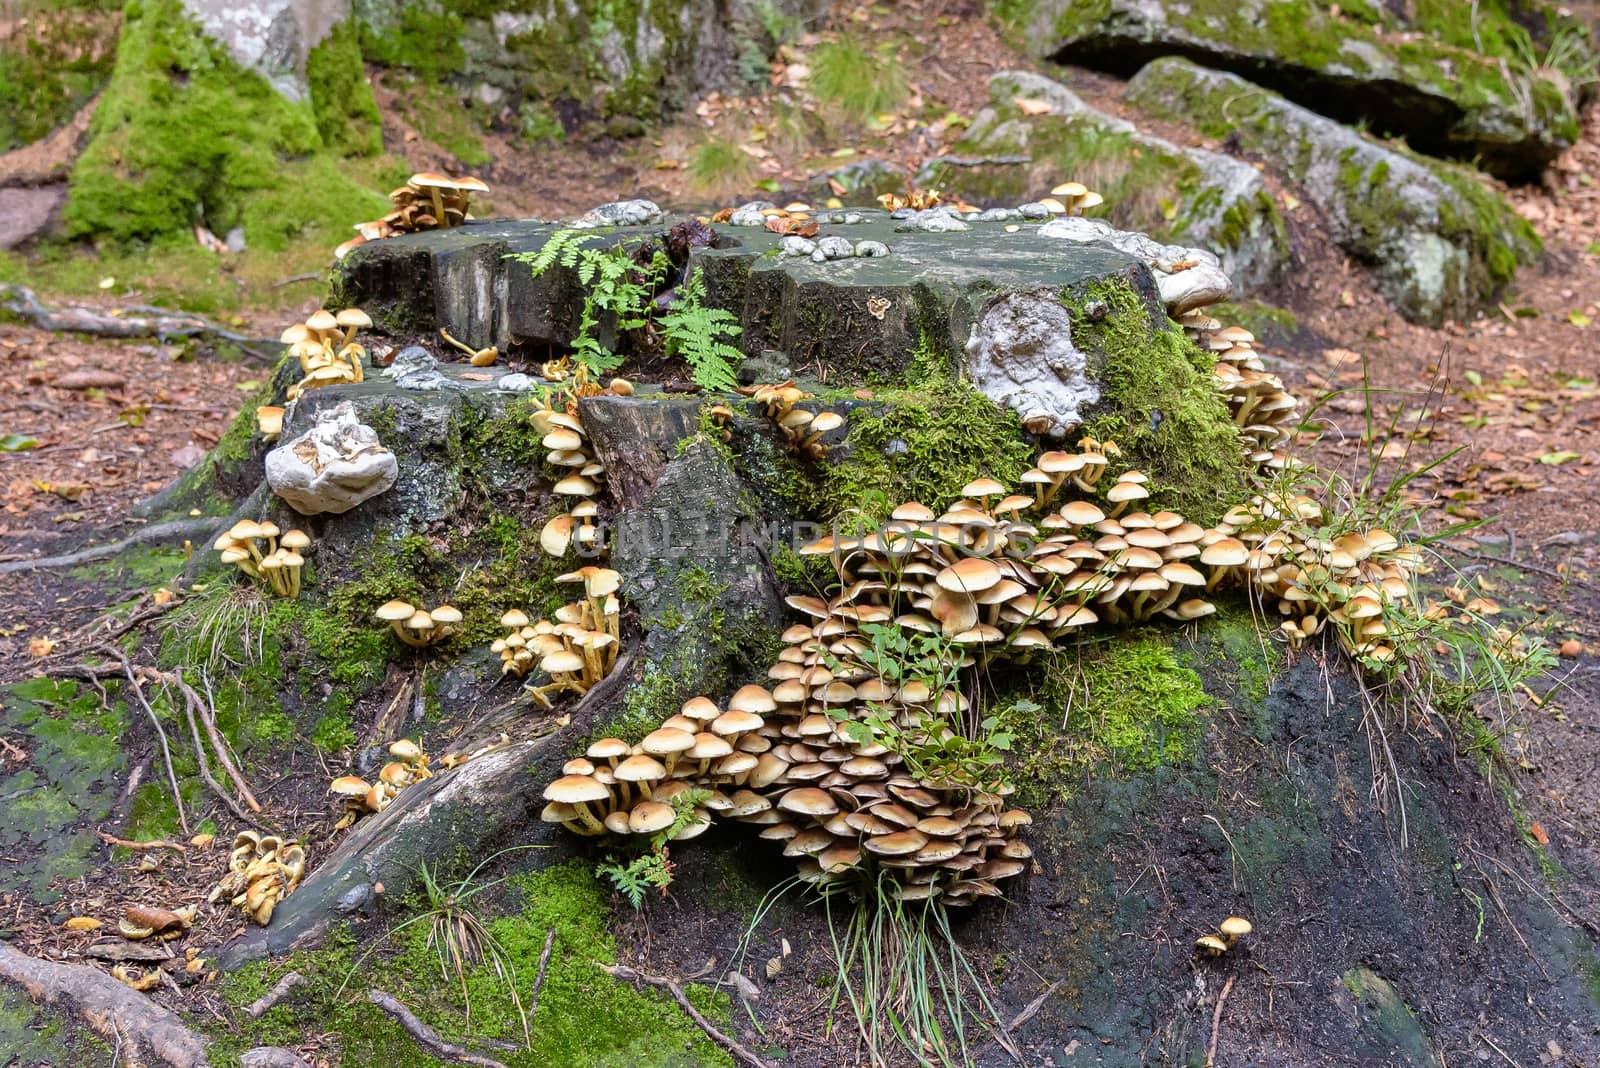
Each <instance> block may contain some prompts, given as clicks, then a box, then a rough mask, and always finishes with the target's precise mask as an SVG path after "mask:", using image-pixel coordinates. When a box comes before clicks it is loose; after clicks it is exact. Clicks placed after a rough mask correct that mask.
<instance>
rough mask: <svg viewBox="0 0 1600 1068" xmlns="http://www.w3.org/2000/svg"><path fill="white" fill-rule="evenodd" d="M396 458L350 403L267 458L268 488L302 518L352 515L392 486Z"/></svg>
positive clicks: (396, 471)
mask: <svg viewBox="0 0 1600 1068" xmlns="http://www.w3.org/2000/svg"><path fill="white" fill-rule="evenodd" d="M399 473H400V468H399V465H398V464H397V463H396V462H395V458H394V453H392V452H390V451H389V450H388V449H386V448H384V447H383V445H382V444H381V443H380V442H379V441H378V432H377V431H375V430H373V429H372V428H371V427H370V426H367V425H366V424H365V423H362V422H361V421H360V420H359V419H357V418H356V413H355V408H354V406H352V405H351V403H350V402H349V401H345V402H344V403H343V404H340V405H339V406H338V407H336V408H333V409H331V410H328V411H321V412H318V413H317V421H316V424H315V425H314V426H312V428H311V429H310V430H307V431H306V432H305V433H304V434H301V435H300V436H299V437H297V438H295V439H294V440H293V441H291V442H288V443H287V444H285V445H280V446H278V447H277V448H276V449H273V450H272V451H271V452H269V453H267V484H268V485H269V486H271V487H272V492H274V493H276V494H277V495H278V496H280V497H282V498H283V499H284V500H285V501H288V502H289V505H290V507H292V508H293V509H294V510H295V511H297V512H299V513H300V514H301V515H321V514H322V513H324V512H328V513H332V514H335V515H337V514H339V513H342V512H348V511H349V510H350V509H352V508H354V507H355V506H356V505H358V504H360V503H361V502H362V501H365V500H367V499H368V498H371V497H376V496H377V495H378V494H380V493H383V492H384V491H385V490H387V489H389V487H391V486H393V485H394V480H395V478H396V477H398V475H399Z"/></svg>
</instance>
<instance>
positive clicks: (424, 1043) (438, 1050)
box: [367, 990, 506, 1068]
mask: <svg viewBox="0 0 1600 1068" xmlns="http://www.w3.org/2000/svg"><path fill="white" fill-rule="evenodd" d="M367 1000H368V1001H370V1002H372V1003H373V1004H374V1005H376V1006H378V1008H380V1009H382V1010H383V1011H384V1012H386V1013H388V1014H389V1015H390V1016H392V1017H394V1019H395V1022H396V1023H398V1024H399V1025H400V1026H401V1027H403V1028H405V1032H406V1034H408V1035H410V1036H411V1038H412V1040H413V1041H414V1042H416V1044H417V1045H419V1046H421V1047H422V1048H423V1050H424V1051H425V1052H427V1053H431V1054H432V1055H433V1056H435V1057H438V1058H440V1059H441V1060H447V1061H455V1062H456V1063H457V1064H470V1065H475V1066H476V1068H506V1066H505V1064H504V1063H502V1062H500V1061H497V1060H495V1059H494V1058H493V1057H485V1056H483V1055H482V1054H478V1053H474V1052H472V1051H471V1050H469V1049H467V1048H466V1047H465V1046H458V1045H456V1044H455V1043H454V1042H447V1041H445V1040H444V1039H443V1038H441V1037H440V1035H439V1032H437V1031H435V1030H434V1029H433V1028H431V1027H429V1026H428V1025H427V1024H425V1023H423V1022H422V1021H421V1020H419V1019H417V1017H416V1015H415V1014H414V1013H413V1012H412V1011H411V1010H410V1009H408V1008H406V1007H405V1005H404V1003H402V1002H401V1001H400V999H399V998H396V997H395V996H393V995H392V994H385V993H384V992H383V991H381V990H369V991H367Z"/></svg>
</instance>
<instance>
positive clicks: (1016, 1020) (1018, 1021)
mask: <svg viewBox="0 0 1600 1068" xmlns="http://www.w3.org/2000/svg"><path fill="white" fill-rule="evenodd" d="M1060 989H1061V981H1060V980H1059V979H1058V980H1057V981H1055V982H1053V983H1051V984H1050V985H1049V986H1047V987H1045V988H1044V993H1043V994H1040V995H1039V996H1038V997H1036V998H1034V999H1033V1000H1032V1001H1030V1002H1028V1004H1027V1005H1026V1006H1024V1007H1023V1010H1022V1011H1021V1012H1019V1013H1017V1014H1016V1015H1015V1016H1013V1017H1012V1018H1011V1022H1010V1023H1008V1024H1006V1030H1007V1031H1015V1030H1016V1029H1017V1028H1019V1027H1021V1026H1022V1025H1023V1024H1025V1023H1027V1022H1028V1021H1029V1020H1031V1019H1033V1017H1034V1015H1035V1014H1036V1013H1037V1012H1038V1011H1039V1010H1040V1009H1042V1008H1044V1003H1045V1002H1046V1001H1049V1000H1050V995H1051V994H1054V993H1055V992H1056V991H1057V990H1060Z"/></svg>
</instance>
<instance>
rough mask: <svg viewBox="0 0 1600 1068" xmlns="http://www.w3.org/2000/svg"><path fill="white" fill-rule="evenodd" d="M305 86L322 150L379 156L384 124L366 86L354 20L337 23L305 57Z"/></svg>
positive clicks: (353, 154)
mask: <svg viewBox="0 0 1600 1068" xmlns="http://www.w3.org/2000/svg"><path fill="white" fill-rule="evenodd" d="M306 82H307V84H308V85H309V86H310V87H311V110H312V114H313V115H315V116H316V120H317V133H318V134H320V135H321V137H322V143H323V145H325V146H326V147H327V148H329V149H331V150H333V151H334V152H337V153H339V154H340V155H342V156H376V155H377V154H378V153H380V152H382V151H383V119H382V118H381V117H380V116H379V114H378V102H377V101H376V100H374V99H373V96H372V86H371V85H369V84H367V72H366V67H365V66H364V65H363V64H362V62H361V43H360V38H359V31H358V30H357V28H356V24H355V22H354V21H351V20H348V19H347V20H346V21H344V22H341V23H339V24H338V25H337V26H335V27H334V28H333V30H332V32H330V33H329V34H328V36H327V37H325V38H323V39H322V41H320V42H319V43H318V44H317V46H316V47H315V48H313V49H312V50H311V52H310V54H309V55H307V56H306Z"/></svg>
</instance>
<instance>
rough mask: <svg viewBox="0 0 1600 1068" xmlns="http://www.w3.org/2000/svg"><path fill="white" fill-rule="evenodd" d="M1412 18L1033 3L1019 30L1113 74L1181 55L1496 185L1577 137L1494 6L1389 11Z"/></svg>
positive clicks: (1320, 7)
mask: <svg viewBox="0 0 1600 1068" xmlns="http://www.w3.org/2000/svg"><path fill="white" fill-rule="evenodd" d="M1422 10H1423V8H1422V6H1421V5H1394V6H1392V7H1390V6H1385V5H1372V6H1370V7H1367V8H1364V9H1363V12H1364V14H1362V15H1361V16H1359V17H1358V16H1356V15H1355V13H1354V12H1353V11H1351V12H1348V13H1343V14H1341V13H1339V11H1338V9H1337V8H1333V7H1330V5H1326V4H1322V3H1314V2H1312V0H1273V2H1271V3H1266V2H1261V0H1245V2H1238V0H1192V2H1190V3H1187V4H1183V5H1173V4H1156V3H1150V2H1148V0H1104V2H1102V3H1095V4H1086V3H1082V2H1080V0H1039V2H1038V3H1033V4H1030V5H1027V7H1026V11H1027V15H1026V18H1025V21H1026V27H1025V30H1024V32H1025V33H1026V35H1027V39H1028V40H1029V41H1030V42H1031V43H1032V46H1033V48H1034V50H1035V52H1036V54H1037V55H1040V56H1047V57H1049V58H1052V59H1054V60H1056V61H1058V62H1064V63H1074V64H1079V65H1082V66H1090V67H1097V68H1099V69H1102V70H1109V71H1112V72H1113V73H1117V74H1120V75H1122V76H1128V75H1131V74H1132V73H1133V72H1134V71H1135V70H1137V69H1138V68H1139V67H1140V66H1141V65H1142V64H1144V63H1146V62H1148V61H1150V60H1153V59H1156V58H1157V57H1160V56H1164V55H1167V56H1170V55H1179V56H1186V57H1189V58H1191V59H1194V60H1197V61H1199V62H1201V63H1204V64H1205V65H1207V66H1209V67H1214V68H1220V69H1223V70H1227V71H1231V72H1233V73H1236V74H1239V75H1242V76H1244V77H1247V78H1250V79H1252V80H1254V81H1256V82H1257V83H1259V84H1261V85H1264V86H1267V87H1269V88H1271V89H1274V90H1276V91H1278V92H1280V93H1283V94H1284V95H1286V96H1288V97H1289V98H1291V99H1293V100H1295V101H1296V102H1297V103H1300V104H1302V105H1304V106H1306V107H1308V108H1313V109H1315V110H1317V111H1319V112H1321V113H1323V114H1325V115H1327V116H1329V117H1330V118H1333V119H1337V120H1339V121H1342V122H1349V123H1356V122H1365V123H1367V124H1369V125H1370V126H1371V127H1372V128H1374V129H1376V130H1378V131H1379V132H1382V133H1387V134H1394V135H1398V136H1402V137H1404V138H1405V140H1406V143H1407V144H1408V145H1410V146H1411V147H1412V148H1414V149H1416V150H1418V151H1422V152H1427V153H1430V154H1434V155H1450V156H1457V157H1460V158H1464V159H1478V160H1481V161H1482V163H1483V165H1484V166H1486V167H1487V168H1488V169H1489V170H1491V171H1493V172H1494V173H1496V174H1498V175H1501V176H1504V177H1509V178H1531V177H1533V176H1535V175H1537V173H1538V171H1539V170H1540V169H1541V168H1542V167H1543V166H1544V165H1545V164H1546V163H1548V162H1550V161H1551V160H1553V159H1554V158H1555V157H1556V156H1557V155H1558V154H1559V153H1560V152H1561V151H1562V150H1563V149H1564V148H1566V147H1567V146H1569V145H1571V144H1573V143H1574V142H1575V141H1576V140H1577V137H1578V132H1579V129H1578V121H1577V108H1576V96H1575V94H1574V93H1573V91H1572V89H1571V87H1570V86H1569V85H1567V84H1564V83H1565V79H1564V76H1562V75H1561V74H1560V73H1559V72H1556V71H1553V70H1547V69H1542V68H1541V69H1538V70H1530V69H1529V68H1530V66H1531V65H1530V64H1527V63H1526V62H1525V61H1523V60H1522V59H1521V58H1520V57H1519V56H1518V55H1517V54H1516V53H1515V51H1514V50H1513V48H1512V47H1511V45H1510V44H1509V43H1508V42H1511V41H1514V40H1516V39H1518V35H1519V34H1520V36H1521V38H1522V39H1523V40H1526V39H1527V36H1526V34H1525V33H1523V32H1522V31H1521V28H1520V27H1517V26H1513V25H1511V21H1510V19H1509V17H1508V16H1507V15H1505V14H1504V10H1505V9H1504V8H1497V9H1495V10H1493V11H1489V10H1486V9H1483V8H1475V9H1474V15H1473V20H1472V24H1471V27H1470V29H1469V28H1468V25H1467V21H1466V19H1465V17H1464V16H1463V15H1462V14H1460V13H1459V12H1457V11H1455V10H1453V9H1440V11H1442V12H1443V14H1435V13H1432V12H1426V11H1425V12H1423V14H1420V15H1416V16H1413V17H1410V18H1407V17H1406V16H1405V15H1403V14H1402V15H1396V14H1393V13H1392V12H1407V11H1422ZM1480 31H1481V32H1480ZM1446 35H1449V36H1451V37H1452V38H1453V40H1454V43H1445V41H1444V40H1442V39H1441V38H1442V37H1444V36H1446ZM1535 47H1539V46H1537V45H1536V46H1535ZM1579 47H1580V49H1581V48H1583V47H1584V46H1582V45H1580V46H1579ZM1485 48H1488V49H1490V54H1487V55H1485V54H1482V52H1483V50H1484V49H1485ZM1497 48H1498V49H1500V50H1501V52H1500V54H1494V51H1493V50H1494V49H1497ZM1579 62H1581V60H1579Z"/></svg>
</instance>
